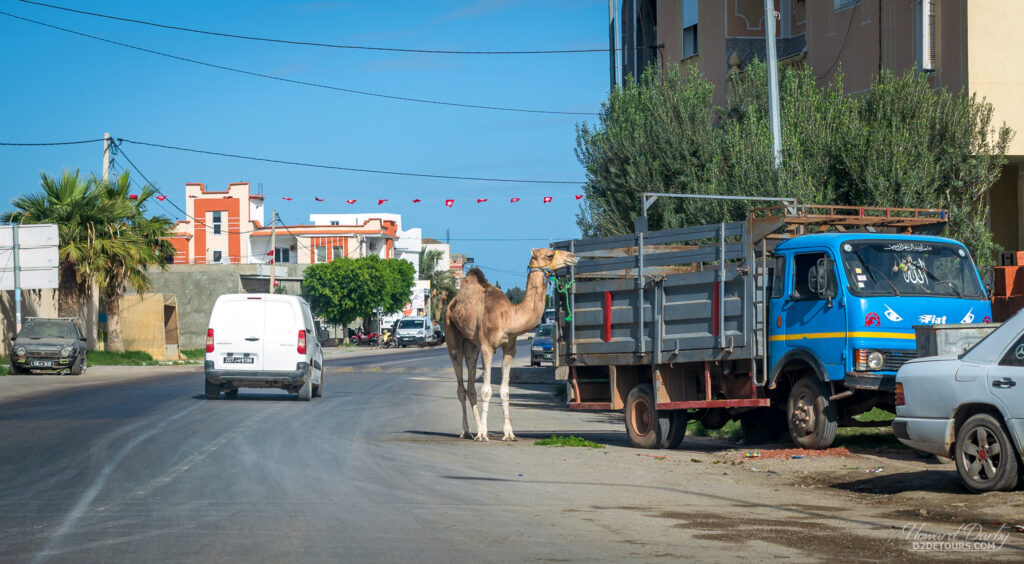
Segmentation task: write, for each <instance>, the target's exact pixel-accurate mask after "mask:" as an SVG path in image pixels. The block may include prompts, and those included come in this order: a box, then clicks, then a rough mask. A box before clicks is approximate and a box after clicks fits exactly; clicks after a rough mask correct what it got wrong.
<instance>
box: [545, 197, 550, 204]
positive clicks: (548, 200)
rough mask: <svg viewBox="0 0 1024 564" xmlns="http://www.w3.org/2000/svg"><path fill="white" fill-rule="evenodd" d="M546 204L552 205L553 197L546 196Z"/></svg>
mask: <svg viewBox="0 0 1024 564" xmlns="http://www.w3.org/2000/svg"><path fill="white" fill-rule="evenodd" d="M544 203H545V204H550V203H551V196H544Z"/></svg>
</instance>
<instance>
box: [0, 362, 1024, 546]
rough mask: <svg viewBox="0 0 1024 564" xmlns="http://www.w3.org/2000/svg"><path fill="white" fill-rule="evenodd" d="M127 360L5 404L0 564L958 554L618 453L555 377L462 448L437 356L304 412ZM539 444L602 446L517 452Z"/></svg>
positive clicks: (352, 382) (798, 499)
mask: <svg viewBox="0 0 1024 564" xmlns="http://www.w3.org/2000/svg"><path fill="white" fill-rule="evenodd" d="M521 348H525V347H521ZM526 353H527V351H523V350H521V351H520V353H519V356H520V357H523V358H525V357H526ZM495 360H496V364H498V362H500V356H499V357H497V358H496V359H495ZM135 370H136V371H137V372H138V373H139V375H138V376H137V377H131V378H114V379H112V380H111V382H109V383H107V382H104V381H103V379H102V378H99V379H98V380H97V378H96V377H95V376H92V378H93V379H94V380H97V381H92V380H90V381H89V382H90V384H89V385H88V386H82V387H78V388H75V389H70V390H66V391H62V390H61V387H60V386H59V385H55V384H53V382H55V381H56V382H58V384H59V382H61V380H54V378H73V377H40V378H39V380H38V381H39V382H40V384H39V392H38V393H36V394H34V395H33V394H31V393H28V392H25V391H24V389H22V392H21V394H20V396H21V397H15V396H10V397H9V399H7V400H3V399H2V398H3V397H4V396H3V395H2V394H0V402H3V403H0V455H2V458H0V561H3V562H76V563H77V562H286V561H287V562H293V561H294V562H400V561H407V562H446V563H447V562H523V561H535V562H536V561H539V562H595V561H598V562H621V561H624V560H645V561H666V562H667V561H677V560H701V561H719V562H727V561H735V560H738V559H745V560H751V559H753V560H769V559H784V560H786V561H790V562H816V561H822V560H837V559H838V560H841V561H858V560H861V561H876V560H887V559H892V560H901V561H906V560H917V561H932V560H934V559H935V558H936V557H939V556H944V557H951V558H958V559H959V558H964V557H965V556H964V554H957V553H948V552H946V553H941V554H936V553H929V552H921V551H915V550H912V547H911V546H910V544H909V541H908V540H907V539H906V538H905V535H904V533H903V532H902V527H904V526H905V524H906V523H907V522H908V521H909V520H910V518H909V517H906V516H903V515H896V514H893V511H894V509H893V508H892V507H882V508H875V507H872V504H871V503H865V502H864V501H862V500H858V498H857V497H856V496H854V495H852V494H851V495H846V494H847V493H848V492H842V493H837V491H836V490H834V489H829V488H816V489H815V488H806V489H805V488H804V487H801V486H800V485H797V484H795V483H793V482H789V481H784V480H780V479H779V478H774V479H773V476H772V475H771V473H769V472H764V471H757V469H755V468H751V465H750V464H748V465H746V466H743V465H736V464H734V463H735V460H733V463H723V464H721V465H719V464H717V463H713V461H712V458H714V457H715V456H717V455H714V454H712V453H713V452H714V451H715V449H716V448H721V446H720V445H719V446H714V445H711V446H708V443H706V442H701V441H700V440H697V441H695V442H690V439H688V442H687V444H688V445H690V446H688V447H687V448H691V449H693V450H692V451H672V452H671V453H662V452H660V451H638V450H635V449H632V448H629V447H628V445H627V444H626V443H625V435H624V433H623V432H622V423H621V416H619V415H617V414H610V413H569V412H567V411H565V410H564V409H563V407H562V406H561V405H560V404H559V403H558V401H556V400H555V399H554V398H553V396H552V395H551V390H552V387H551V386H545V385H519V386H514V387H513V389H512V402H513V407H512V419H513V424H514V426H515V429H516V433H517V435H519V436H520V437H521V439H520V440H519V441H518V442H515V443H502V442H501V441H500V440H497V439H498V438H499V437H500V429H501V425H500V418H501V409H500V403H499V401H497V399H496V398H497V393H496V392H497V386H495V399H494V400H492V404H491V410H490V413H491V424H490V429H491V430H492V441H491V442H490V443H474V442H473V441H468V440H460V439H458V438H457V435H458V433H459V432H460V431H461V415H460V411H459V407H458V401H457V400H456V399H455V384H454V381H453V376H452V372H451V365H450V363H449V361H448V359H447V356H446V352H445V350H444V349H443V348H439V349H425V350H421V351H400V352H397V353H395V354H386V355H377V356H369V357H362V358H340V359H334V360H331V361H329V362H328V371H327V374H326V380H325V388H324V389H325V393H324V397H323V398H318V399H314V400H313V401H312V402H300V401H297V400H296V399H295V397H294V396H290V395H288V394H285V393H284V392H281V391H272V390H242V392H241V394H240V396H239V397H238V398H237V399H234V400H218V401H208V400H205V399H203V393H202V392H203V385H202V383H203V382H202V374H201V372H200V371H199V370H198V368H197V367H184V368H182V367H173V368H145V369H135ZM87 376H88V375H87ZM63 381H65V382H66V381H67V380H63ZM7 382H9V383H10V384H8V383H6V382H5V381H4V379H0V390H2V389H3V388H4V386H5V385H8V386H9V387H13V386H14V382H15V380H13V379H11V380H8V381H7ZM17 382H20V383H21V384H20V385H22V386H24V383H25V382H26V380H24V379H21V380H18V381H17ZM28 382H29V383H31V382H32V381H28ZM494 431H497V433H496V434H495V433H494ZM556 432H557V433H560V434H576V435H580V436H583V437H585V438H589V439H592V440H595V441H597V442H599V443H602V444H604V445H606V448H604V449H578V448H552V447H541V446H535V445H533V444H532V443H533V440H534V439H537V438H542V437H546V436H548V435H550V434H552V433H556ZM665 455H669V456H668V458H659V457H664V456H665ZM691 457H692V458H691ZM691 461H697V462H706V463H703V464H689V462H691ZM946 473H948V471H947V472H946ZM923 523H924V524H923V525H922V526H924V527H925V530H926V531H929V530H930V531H933V532H937V533H946V532H949V531H951V530H953V527H952V525H950V526H946V525H945V524H943V522H941V521H939V522H935V521H927V520H925V521H924V522H923ZM1021 536H1022V537H1024V535H1021ZM1015 543H1016V544H1015ZM1003 544H1004V545H1005V546H1002V545H1000V546H1002V548H1001V549H1000V550H998V551H996V552H992V553H987V554H985V556H986V557H989V558H991V557H993V556H994V557H997V558H1005V559H1009V560H1019V559H1020V558H1021V557H1022V555H1024V552H1022V551H1021V546H1020V542H1019V540H1017V537H1013V538H1011V539H1010V540H1009V542H1006V541H1004V542H1003ZM967 557H974V553H971V554H969V555H968V556H967Z"/></svg>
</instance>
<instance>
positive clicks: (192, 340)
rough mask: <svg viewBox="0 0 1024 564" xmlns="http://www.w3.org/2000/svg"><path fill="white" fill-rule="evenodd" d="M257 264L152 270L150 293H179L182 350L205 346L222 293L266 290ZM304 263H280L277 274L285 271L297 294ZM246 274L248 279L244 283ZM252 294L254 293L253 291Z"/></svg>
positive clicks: (288, 287) (287, 286)
mask: <svg viewBox="0 0 1024 564" xmlns="http://www.w3.org/2000/svg"><path fill="white" fill-rule="evenodd" d="M259 266H260V265H256V264H174V265H170V266H169V267H168V268H167V270H166V271H160V270H151V271H150V272H149V278H150V281H151V282H152V287H151V288H150V292H152V293H155V294H164V295H167V296H176V297H177V299H178V331H179V334H180V336H181V350H187V349H199V348H203V347H205V346H206V329H207V325H208V324H209V321H210V311H212V310H213V303H214V302H216V301H217V298H218V297H219V296H221V295H222V294H237V293H247V289H246V288H248V289H249V290H253V291H255V290H258V291H262V292H266V290H265V289H264V288H266V287H267V286H266V284H267V281H268V279H264V281H263V282H262V283H261V284H260V283H257V280H254V279H253V278H254V277H255V276H256V275H257V267H259ZM303 268H304V266H303V265H285V264H281V265H277V269H276V270H275V272H276V273H281V272H282V271H284V272H285V273H286V274H287V276H282V277H281V278H283V279H284V281H283V282H282V283H283V284H284V285H285V289H286V291H287V292H288V293H289V294H298V293H299V292H298V282H296V281H295V280H294V279H300V278H301V276H302V269H303ZM243 275H244V276H245V278H246V280H245V282H244V283H243ZM250 293H251V292H250Z"/></svg>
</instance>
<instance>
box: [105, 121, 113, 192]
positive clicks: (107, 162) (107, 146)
mask: <svg viewBox="0 0 1024 564" xmlns="http://www.w3.org/2000/svg"><path fill="white" fill-rule="evenodd" d="M111 143H112V139H111V138H110V134H109V133H104V134H103V183H104V184H106V183H107V182H110V145H111Z"/></svg>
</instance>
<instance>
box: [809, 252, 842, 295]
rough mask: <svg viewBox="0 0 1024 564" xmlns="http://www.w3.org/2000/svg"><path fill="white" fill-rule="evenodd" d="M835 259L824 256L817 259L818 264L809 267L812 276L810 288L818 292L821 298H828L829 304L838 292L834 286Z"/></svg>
mask: <svg viewBox="0 0 1024 564" xmlns="http://www.w3.org/2000/svg"><path fill="white" fill-rule="evenodd" d="M835 264H836V261H834V260H832V259H830V258H828V257H825V258H820V259H818V264H817V265H815V266H814V268H812V269H811V271H812V273H813V274H814V277H813V279H812V282H813V285H812V288H813V289H814V290H815V291H816V292H817V293H818V297H819V298H821V299H823V300H828V301H829V305H831V304H832V300H833V299H835V297H836V295H837V294H838V293H839V290H838V288H836V277H835V275H834V273H835Z"/></svg>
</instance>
